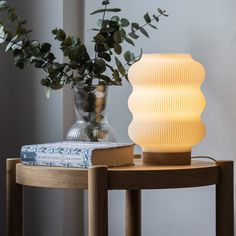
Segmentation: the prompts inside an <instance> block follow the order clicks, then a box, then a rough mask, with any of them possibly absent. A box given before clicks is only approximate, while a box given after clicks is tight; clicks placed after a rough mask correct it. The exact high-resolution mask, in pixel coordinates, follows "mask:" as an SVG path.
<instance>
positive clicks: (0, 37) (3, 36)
mask: <svg viewBox="0 0 236 236" xmlns="http://www.w3.org/2000/svg"><path fill="white" fill-rule="evenodd" d="M6 36H7V35H6V34H5V32H4V31H0V43H4V42H5V41H6Z"/></svg>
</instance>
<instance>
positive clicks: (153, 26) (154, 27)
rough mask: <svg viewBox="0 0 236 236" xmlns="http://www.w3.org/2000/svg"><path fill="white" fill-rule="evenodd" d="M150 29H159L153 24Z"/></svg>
mask: <svg viewBox="0 0 236 236" xmlns="http://www.w3.org/2000/svg"><path fill="white" fill-rule="evenodd" d="M148 25H149V26H150V27H152V28H153V29H157V27H156V26H155V25H153V24H151V23H149V24H148Z"/></svg>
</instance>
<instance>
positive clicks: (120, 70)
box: [115, 57, 126, 75]
mask: <svg viewBox="0 0 236 236" xmlns="http://www.w3.org/2000/svg"><path fill="white" fill-rule="evenodd" d="M115 63H116V66H117V68H118V70H119V72H120V73H121V74H122V75H125V74H126V71H125V68H124V66H123V65H122V63H121V61H120V60H119V59H118V57H115Z"/></svg>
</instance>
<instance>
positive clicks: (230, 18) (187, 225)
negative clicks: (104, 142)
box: [85, 0, 236, 236]
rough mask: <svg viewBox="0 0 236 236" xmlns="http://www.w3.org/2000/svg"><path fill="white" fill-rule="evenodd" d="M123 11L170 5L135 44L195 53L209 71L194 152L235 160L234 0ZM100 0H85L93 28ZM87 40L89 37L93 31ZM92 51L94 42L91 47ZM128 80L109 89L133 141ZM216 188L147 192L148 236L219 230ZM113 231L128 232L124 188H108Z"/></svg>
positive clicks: (115, 118)
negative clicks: (199, 135) (202, 136)
mask: <svg viewBox="0 0 236 236" xmlns="http://www.w3.org/2000/svg"><path fill="white" fill-rule="evenodd" d="M112 2H113V4H112V6H113V7H121V8H122V9H123V15H124V16H126V17H128V18H131V19H132V20H134V21H137V22H140V20H142V16H143V15H144V14H145V13H146V12H147V11H149V12H150V13H154V12H155V9H156V8H157V7H160V8H162V9H166V10H168V13H169V14H170V17H169V18H165V19H161V23H160V24H159V30H158V31H154V30H151V32H152V33H151V34H150V35H151V39H150V40H148V39H146V38H145V39H140V40H138V43H137V49H135V50H134V51H136V52H138V48H140V47H142V48H143V49H144V53H155V52H159V53H164V52H177V53H182V52H184V53H191V54H192V56H193V58H195V59H197V60H199V61H200V62H201V63H202V64H203V65H204V66H205V68H206V70H207V79H206V82H205V83H204V85H203V87H202V88H203V92H204V94H205V96H206V99H207V107H206V110H205V112H204V114H203V120H204V122H205V124H206V129H207V134H206V137H205V139H204V141H203V142H202V143H201V144H199V145H198V146H197V147H195V148H194V150H193V155H198V154H200V155H209V156H212V157H214V158H216V159H218V160H220V159H222V160H224V159H232V160H235V156H236V150H235V144H236V125H235V121H234V120H235V118H236V108H235V107H236V99H235V88H236V79H235V78H236V67H235V61H236V60H235V59H236V16H235V12H236V2H235V1H234V0H225V1H221V0H216V1H211V0H198V1H196V0H179V1H171V0H160V1H158V2H157V1H155V0H147V1H145V3H144V1H137V0H130V1H125V0H120V1H112ZM99 6H100V4H99V1H96V3H95V2H94V1H93V0H87V1H86V11H85V13H86V18H85V29H88V28H93V27H94V26H95V24H96V19H97V17H96V16H94V17H91V16H89V13H90V12H92V11H93V10H94V9H96V8H98V7H99ZM85 41H86V42H87V43H89V42H90V41H91V32H88V33H86V36H85ZM91 50H92V47H91ZM130 92H131V88H130V85H129V84H127V83H125V84H124V86H123V87H122V88H113V89H111V92H110V107H109V111H108V116H109V120H110V123H111V124H112V125H113V127H114V128H115V129H116V130H117V133H118V136H119V140H121V141H127V140H129V138H128V134H127V127H128V124H129V122H130V120H131V115H130V113H129V111H128V108H127V99H128V96H129V94H130ZM214 190H215V188H214V187H204V188H195V189H184V190H158V191H144V193H143V235H145V236H154V235H160V236H189V235H191V236H199V235H201V236H210V235H212V236H213V235H215V210H214V209H215V208H214V207H215V197H214V196H215V195H214ZM109 200H110V206H111V208H110V212H109V219H110V224H109V232H110V235H112V236H120V235H124V228H123V223H124V220H123V215H124V207H123V206H124V204H123V203H124V202H123V193H122V192H111V193H110V198H109Z"/></svg>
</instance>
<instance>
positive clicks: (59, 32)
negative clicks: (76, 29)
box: [57, 29, 66, 41]
mask: <svg viewBox="0 0 236 236" xmlns="http://www.w3.org/2000/svg"><path fill="white" fill-rule="evenodd" d="M65 38H66V33H65V32H64V30H63V29H58V30H57V39H58V40H59V41H63V40H65Z"/></svg>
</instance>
